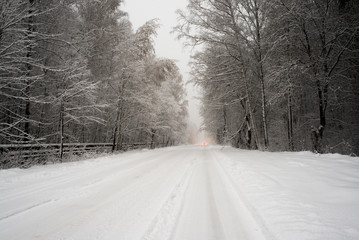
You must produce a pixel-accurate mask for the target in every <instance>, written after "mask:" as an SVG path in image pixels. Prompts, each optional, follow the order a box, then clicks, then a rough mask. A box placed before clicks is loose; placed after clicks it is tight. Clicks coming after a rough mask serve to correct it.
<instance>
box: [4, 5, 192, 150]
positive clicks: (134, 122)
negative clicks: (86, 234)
mask: <svg viewBox="0 0 359 240" xmlns="http://www.w3.org/2000/svg"><path fill="white" fill-rule="evenodd" d="M122 2H123V1H122V0H102V1H98V0H60V1H59V0H1V4H0V144H24V143H26V144H27V143H29V144H30V143H31V144H44V143H59V144H63V143H69V142H70V143H76V142H77V143H88V142H91V143H99V142H100V143H113V149H114V150H120V149H121V148H122V146H123V145H124V144H130V143H138V142H141V143H145V144H146V145H147V146H148V147H156V146H159V145H161V146H163V145H165V146H167V145H173V144H178V143H181V142H183V141H184V140H185V136H184V134H183V132H185V130H186V121H187V120H186V119H187V102H186V100H185V91H184V86H183V82H182V77H181V75H180V73H179V69H178V67H177V66H176V64H175V63H174V61H173V60H169V59H161V58H157V57H156V56H155V53H154V45H153V38H154V37H155V36H156V29H157V28H158V24H157V22H156V20H151V21H148V22H147V23H146V24H144V25H143V26H142V27H140V28H139V29H138V30H137V31H136V32H134V31H133V29H132V26H131V22H130V21H129V18H128V16H127V14H126V13H125V12H123V11H121V4H122Z"/></svg>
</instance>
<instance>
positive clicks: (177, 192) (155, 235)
mask: <svg viewBox="0 0 359 240" xmlns="http://www.w3.org/2000/svg"><path fill="white" fill-rule="evenodd" d="M195 161H196V158H194V159H192V160H191V162H190V163H189V166H188V167H187V169H186V171H185V173H184V174H183V176H182V177H181V179H180V181H179V182H178V183H177V184H176V186H175V187H174V189H173V190H172V192H171V193H170V195H169V196H168V198H167V200H166V202H165V203H164V204H163V206H162V208H161V210H160V211H159V213H158V215H157V216H156V217H155V219H154V220H153V221H152V223H151V225H150V227H149V229H148V230H147V232H146V233H145V235H144V236H143V237H142V240H152V239H153V240H158V239H170V236H171V233H172V229H173V228H174V226H175V223H176V220H177V219H178V214H179V212H180V209H181V208H182V204H181V203H182V202H183V198H184V195H185V192H186V191H187V189H188V186H189V183H190V181H191V179H192V177H193V172H194V170H195Z"/></svg>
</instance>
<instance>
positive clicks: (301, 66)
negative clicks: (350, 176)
mask: <svg viewBox="0 0 359 240" xmlns="http://www.w3.org/2000/svg"><path fill="white" fill-rule="evenodd" d="M358 13H359V1H357V0H215V1H214V0H189V4H188V6H187V9H186V11H179V12H178V15H179V20H180V22H179V24H178V26H177V27H176V32H177V34H178V37H179V38H184V39H187V43H188V44H189V45H191V46H199V47H197V49H199V50H198V52H197V53H196V54H195V55H194V56H193V62H192V75H193V79H192V81H193V82H195V83H196V84H197V85H199V86H200V87H201V88H202V91H203V97H202V102H203V109H202V116H203V118H204V127H203V128H204V130H206V131H207V132H209V133H210V134H211V135H212V137H213V138H215V139H216V140H217V142H219V143H224V144H232V145H233V146H236V147H240V148H247V149H261V150H271V151H276V150H289V151H293V150H312V151H314V152H340V153H345V154H358V153H359V107H358V106H359V105H358V103H359V79H358V78H359V33H358V29H359V14H358Z"/></svg>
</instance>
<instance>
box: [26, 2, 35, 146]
mask: <svg viewBox="0 0 359 240" xmlns="http://www.w3.org/2000/svg"><path fill="white" fill-rule="evenodd" d="M29 3H30V7H29V18H28V30H27V31H28V32H27V33H26V35H27V36H26V37H27V39H28V40H29V43H28V45H27V53H26V58H27V60H28V61H29V59H30V58H31V52H32V45H31V44H32V43H31V40H32V36H31V34H32V33H33V32H34V26H33V25H34V17H33V16H32V13H33V10H32V5H33V3H34V0H29ZM26 71H27V72H26V80H25V84H26V88H25V98H26V101H25V117H26V120H25V126H24V132H25V136H24V140H25V141H29V140H30V115H31V112H30V107H31V103H30V86H31V82H30V80H29V78H30V75H31V71H32V65H31V64H29V63H26Z"/></svg>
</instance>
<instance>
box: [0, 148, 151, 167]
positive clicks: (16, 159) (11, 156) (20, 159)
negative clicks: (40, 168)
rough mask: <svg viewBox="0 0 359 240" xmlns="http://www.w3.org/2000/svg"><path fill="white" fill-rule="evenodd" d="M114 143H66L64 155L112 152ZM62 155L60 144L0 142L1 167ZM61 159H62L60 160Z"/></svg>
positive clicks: (39, 162) (26, 163)
mask: <svg viewBox="0 0 359 240" xmlns="http://www.w3.org/2000/svg"><path fill="white" fill-rule="evenodd" d="M146 146H147V144H146V143H132V144H123V145H122V149H123V150H129V149H138V148H144V147H146ZM111 150H112V143H65V144H64V145H63V153H64V155H65V156H66V155H82V154H84V153H100V152H111ZM59 156H60V144H56V143H54V144H0V169H1V168H11V167H19V166H20V167H26V166H28V165H34V164H41V163H45V162H46V161H47V160H48V159H49V158H52V159H57V158H59ZM60 161H61V160H60Z"/></svg>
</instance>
